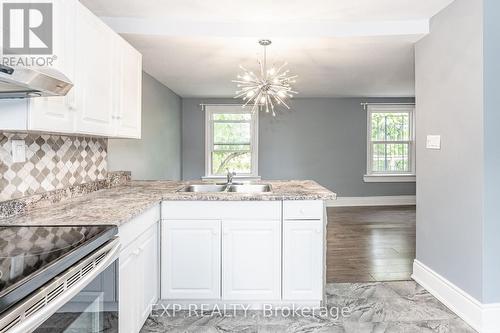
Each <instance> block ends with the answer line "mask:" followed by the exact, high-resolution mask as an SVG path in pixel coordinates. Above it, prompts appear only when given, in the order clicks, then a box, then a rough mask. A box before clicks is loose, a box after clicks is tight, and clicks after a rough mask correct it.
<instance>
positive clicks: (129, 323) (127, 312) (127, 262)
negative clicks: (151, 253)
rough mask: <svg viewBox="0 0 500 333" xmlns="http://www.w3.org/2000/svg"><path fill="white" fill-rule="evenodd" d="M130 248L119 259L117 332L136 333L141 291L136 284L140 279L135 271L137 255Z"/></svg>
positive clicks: (137, 271) (136, 270)
mask: <svg viewBox="0 0 500 333" xmlns="http://www.w3.org/2000/svg"><path fill="white" fill-rule="evenodd" d="M133 250H134V249H132V248H131V247H130V246H129V247H128V248H127V249H125V250H124V251H122V253H120V258H119V279H120V280H119V283H118V288H119V293H118V299H119V302H118V307H119V316H118V318H119V323H118V325H119V330H120V332H136V327H137V326H138V322H139V317H140V316H139V307H138V303H139V297H140V293H141V292H142V290H140V286H139V285H138V284H137V280H138V279H139V278H140V276H139V274H138V273H139V270H138V269H137V260H136V258H137V255H136V254H135V253H133Z"/></svg>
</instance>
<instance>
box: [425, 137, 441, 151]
mask: <svg viewBox="0 0 500 333" xmlns="http://www.w3.org/2000/svg"><path fill="white" fill-rule="evenodd" d="M425 147H426V148H427V149H437V150H439V149H441V135H427V143H426V145H425Z"/></svg>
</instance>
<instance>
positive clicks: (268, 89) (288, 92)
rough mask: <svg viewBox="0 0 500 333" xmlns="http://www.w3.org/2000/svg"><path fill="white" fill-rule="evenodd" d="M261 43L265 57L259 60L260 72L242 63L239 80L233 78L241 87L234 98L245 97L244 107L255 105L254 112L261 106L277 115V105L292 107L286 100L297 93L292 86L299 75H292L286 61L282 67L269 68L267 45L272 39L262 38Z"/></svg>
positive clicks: (262, 108)
mask: <svg viewBox="0 0 500 333" xmlns="http://www.w3.org/2000/svg"><path fill="white" fill-rule="evenodd" d="M259 44H260V45H262V46H263V47H264V58H263V60H260V59H259V61H258V62H259V65H260V74H255V73H254V72H252V71H249V70H248V69H246V68H245V67H243V66H241V65H240V68H241V69H242V70H243V74H242V75H238V77H237V78H238V79H237V80H233V82H234V83H237V87H238V89H239V90H238V91H237V92H236V96H235V97H234V98H243V101H244V102H245V104H244V105H243V107H246V106H247V105H249V104H251V105H253V106H252V112H255V111H256V110H257V109H259V108H261V110H265V111H266V112H267V113H269V112H271V113H272V115H273V116H276V111H275V107H277V106H280V105H283V106H285V107H286V108H287V109H290V107H289V106H288V104H287V103H286V101H287V99H288V98H292V97H293V95H294V94H297V92H296V91H294V90H293V89H292V86H291V84H292V83H295V82H296V81H295V79H296V78H297V75H290V70H289V69H286V66H287V63H286V62H285V63H283V64H282V65H281V66H280V67H277V68H276V67H275V66H272V67H271V68H270V69H267V54H266V47H267V46H269V45H271V41H270V40H268V39H261V40H259Z"/></svg>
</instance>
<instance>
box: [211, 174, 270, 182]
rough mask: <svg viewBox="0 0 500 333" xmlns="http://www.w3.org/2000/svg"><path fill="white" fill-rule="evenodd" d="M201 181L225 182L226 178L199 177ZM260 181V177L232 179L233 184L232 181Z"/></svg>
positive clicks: (237, 177)
mask: <svg viewBox="0 0 500 333" xmlns="http://www.w3.org/2000/svg"><path fill="white" fill-rule="evenodd" d="M201 179H202V180H204V181H205V180H206V181H216V182H217V181H226V180H227V177H226V176H203V177H201ZM259 180H261V178H260V176H238V175H236V176H234V177H233V182H234V181H241V182H251V181H259Z"/></svg>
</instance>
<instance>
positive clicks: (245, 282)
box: [222, 220, 281, 300]
mask: <svg viewBox="0 0 500 333" xmlns="http://www.w3.org/2000/svg"><path fill="white" fill-rule="evenodd" d="M222 230H223V235H222V267H223V278H222V286H223V292H222V297H223V299H227V300H279V299H280V298H281V230H280V221H278V220H276V221H223V223H222Z"/></svg>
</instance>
